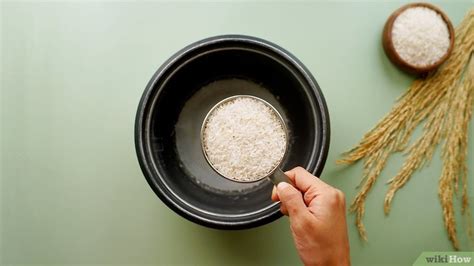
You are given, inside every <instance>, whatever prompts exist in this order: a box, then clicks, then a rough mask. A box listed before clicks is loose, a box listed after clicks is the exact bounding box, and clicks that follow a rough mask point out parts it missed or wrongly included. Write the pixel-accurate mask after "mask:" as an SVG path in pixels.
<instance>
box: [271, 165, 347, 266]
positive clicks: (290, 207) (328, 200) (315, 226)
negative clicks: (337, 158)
mask: <svg viewBox="0 0 474 266" xmlns="http://www.w3.org/2000/svg"><path fill="white" fill-rule="evenodd" d="M285 174H286V175H287V176H288V177H289V178H290V180H291V181H292V182H293V185H290V184H288V183H285V182H282V183H280V184H278V186H277V187H274V188H273V192H272V200H273V201H280V202H281V207H280V209H281V212H282V213H283V214H285V215H288V216H289V219H290V229H291V233H292V235H293V240H294V241H295V246H296V250H297V251H298V255H299V256H300V258H301V260H302V261H303V263H304V264H305V265H350V253H349V239H348V236H347V225H346V206H345V199H344V193H342V192H341V191H340V190H338V189H336V188H333V187H331V186H330V185H328V184H326V183H324V182H323V181H322V180H320V179H319V178H316V177H315V176H313V175H312V174H311V173H309V172H308V171H306V170H305V169H304V168H302V167H296V168H294V169H292V170H290V171H288V172H286V173H285Z"/></svg>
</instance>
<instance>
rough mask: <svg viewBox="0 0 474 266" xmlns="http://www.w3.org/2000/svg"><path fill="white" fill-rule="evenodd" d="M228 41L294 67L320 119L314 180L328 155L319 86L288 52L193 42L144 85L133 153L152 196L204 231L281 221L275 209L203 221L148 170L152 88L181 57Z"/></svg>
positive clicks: (238, 38) (265, 44) (267, 45)
mask: <svg viewBox="0 0 474 266" xmlns="http://www.w3.org/2000/svg"><path fill="white" fill-rule="evenodd" d="M228 41H232V42H242V43H245V44H252V45H257V46H259V47H261V48H264V49H268V50H270V51H271V52H274V53H277V54H278V55H279V56H281V57H282V58H283V59H285V60H287V61H288V62H289V63H290V64H291V65H292V66H293V67H295V69H297V70H298V71H299V74H301V75H302V76H303V77H304V79H305V81H306V82H308V84H309V85H310V87H311V89H312V92H313V95H311V96H312V97H314V98H315V102H316V106H312V109H313V110H314V109H317V110H318V111H319V113H320V116H321V121H320V123H319V128H320V129H321V134H319V137H320V138H321V139H320V143H321V147H320V149H319V150H318V152H317V154H313V156H314V157H317V160H316V161H315V160H312V162H313V164H314V171H312V173H313V174H314V175H316V176H319V175H320V174H321V172H322V171H323V168H324V164H325V162H326V159H327V155H328V152H329V143H330V122H329V112H328V109H327V105H326V101H325V99H324V97H323V94H322V92H321V90H320V88H319V85H318V84H317V82H316V80H315V79H314V77H313V76H312V74H311V73H310V71H309V70H308V69H307V68H306V67H305V66H304V65H303V63H302V62H301V61H299V59H297V58H296V57H295V56H294V55H292V54H291V53H290V52H288V51H287V50H285V49H284V48H282V47H280V46H278V45H276V44H274V43H272V42H269V41H266V40H263V39H260V38H257V37H253V36H248V35H237V34H228V35H218V36H213V37H209V38H205V39H202V40H200V41H197V42H194V43H192V44H190V45H188V46H186V47H184V48H183V49H181V50H179V51H178V52H176V53H175V54H174V55H172V56H171V57H170V58H169V59H168V60H166V61H165V62H164V63H163V64H162V65H161V66H160V67H159V68H158V70H157V71H156V72H155V73H154V75H153V76H152V78H151V79H150V81H149V82H148V84H147V85H146V88H145V91H144V92H143V95H142V97H141V99H140V102H139V105H138V110H137V114H136V117H135V149H136V154H137V157H138V161H139V164H140V168H141V170H142V172H143V174H144V176H145V179H146V180H147V182H148V184H149V185H150V187H151V188H152V190H153V191H154V192H155V194H156V195H157V196H158V197H159V198H160V199H161V201H163V203H165V204H166V205H167V206H168V207H169V208H170V209H172V210H173V211H175V212H176V213H178V214H179V215H181V216H182V217H184V218H186V219H188V220H190V221H192V222H195V223H197V224H200V225H203V226H206V227H210V228H216V229H248V228H252V227H257V226H260V225H263V224H267V223H269V222H272V221H274V220H276V219H278V218H280V217H281V216H282V214H281V212H280V211H279V208H274V211H273V212H272V213H269V214H267V215H264V216H260V217H256V218H255V219H252V220H245V221H237V222H236V221H232V222H226V221H217V220H211V219H208V218H206V217H203V216H200V215H198V214H197V213H193V212H190V211H189V210H187V209H186V208H184V207H183V206H181V205H179V204H177V203H176V202H175V200H178V199H174V196H173V195H170V194H168V193H166V192H165V191H164V187H163V185H161V184H159V182H158V181H157V180H156V179H155V178H153V176H154V171H153V170H152V167H151V161H152V160H153V159H152V158H151V157H150V156H149V155H148V154H147V148H146V147H145V146H146V145H145V140H144V131H145V130H144V125H145V117H146V116H147V114H146V113H145V111H146V109H147V104H148V103H149V100H150V97H151V95H152V94H153V93H154V87H155V84H156V83H157V82H158V81H159V80H160V79H161V78H163V74H164V73H165V72H166V70H167V69H169V68H170V67H171V66H172V65H173V64H174V63H176V62H177V61H178V60H179V59H181V58H182V57H184V56H186V55H187V54H189V53H190V52H192V51H194V50H196V49H200V48H202V47H205V46H208V45H213V44H216V43H225V42H228ZM315 122H317V121H315ZM157 174H158V175H161V174H160V173H157ZM160 179H162V177H161V176H160Z"/></svg>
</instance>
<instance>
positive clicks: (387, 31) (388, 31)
mask: <svg viewBox="0 0 474 266" xmlns="http://www.w3.org/2000/svg"><path fill="white" fill-rule="evenodd" d="M413 7H426V8H429V9H431V10H433V11H435V12H436V13H438V14H439V15H440V16H441V17H442V18H443V20H444V22H445V23H446V26H447V27H448V31H449V41H450V42H449V47H448V50H447V51H446V53H445V54H444V55H443V56H442V57H441V58H440V59H439V60H438V61H436V62H435V63H433V64H431V65H427V66H422V67H419V66H415V65H412V64H410V63H408V62H406V61H405V60H403V59H402V58H401V57H400V55H399V54H398V53H397V51H396V50H395V47H394V46H393V41H392V29H393V23H394V22H395V19H396V18H397V17H398V16H399V15H400V14H401V13H402V12H403V11H405V10H407V9H409V8H413ZM454 40H455V32H454V27H453V24H452V23H451V20H450V19H449V17H448V16H447V15H446V13H444V11H442V10H441V9H440V8H438V7H437V6H435V5H432V4H429V3H422V2H419V3H410V4H406V5H403V6H401V7H400V8H398V9H397V10H395V11H394V12H393V13H392V14H391V15H390V17H389V18H388V20H387V22H386V23H385V27H384V32H383V46H384V49H385V52H386V53H387V55H388V57H389V58H390V59H391V61H392V62H393V63H395V64H396V65H398V66H399V67H400V68H402V69H403V70H406V71H408V72H410V73H415V74H422V73H426V72H429V71H431V70H434V69H436V68H438V67H439V66H440V65H441V64H442V63H444V62H445V61H446V60H447V59H448V57H449V56H450V55H451V52H452V50H453V47H454Z"/></svg>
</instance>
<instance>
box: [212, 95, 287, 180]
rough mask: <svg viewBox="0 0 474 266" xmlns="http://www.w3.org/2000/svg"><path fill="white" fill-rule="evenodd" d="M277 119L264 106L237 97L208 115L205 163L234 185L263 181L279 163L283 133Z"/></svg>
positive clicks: (249, 98) (284, 141)
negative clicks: (207, 160)
mask: <svg viewBox="0 0 474 266" xmlns="http://www.w3.org/2000/svg"><path fill="white" fill-rule="evenodd" d="M280 121H281V119H280V118H279V117H278V116H277V114H276V113H275V111H274V110H273V109H271V108H270V107H269V106H267V105H266V104H265V103H263V102H261V101H259V100H256V99H254V98H251V97H238V98H235V99H232V100H230V101H228V102H225V103H223V104H222V105H220V106H218V107H217V108H215V109H214V110H213V112H212V113H211V114H210V115H209V117H208V119H207V122H206V124H205V125H204V130H203V147H204V151H205V152H206V154H207V156H208V159H209V163H211V164H212V165H213V166H214V168H215V169H216V170H217V171H218V172H219V173H220V174H222V175H223V176H225V177H227V178H229V179H233V180H236V181H255V180H258V179H261V178H263V177H265V176H266V175H267V174H269V173H270V172H271V170H273V169H274V168H275V167H276V166H277V165H278V164H279V163H280V161H281V159H282V158H283V156H284V153H285V149H286V133H285V130H284V128H283V126H282V124H281V122H280Z"/></svg>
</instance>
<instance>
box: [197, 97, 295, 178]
mask: <svg viewBox="0 0 474 266" xmlns="http://www.w3.org/2000/svg"><path fill="white" fill-rule="evenodd" d="M237 98H252V99H254V100H257V101H259V102H261V103H263V104H265V105H266V106H268V107H269V108H270V110H272V111H273V113H274V115H275V116H276V117H277V118H278V120H279V121H280V125H281V126H282V128H283V130H284V131H285V139H286V143H285V150H284V152H283V154H282V156H281V158H280V161H279V162H278V163H277V164H276V166H275V167H274V168H273V169H272V170H271V171H270V172H268V173H267V175H266V176H262V177H260V178H258V179H255V180H235V179H232V178H230V177H228V176H226V175H224V174H223V173H221V172H220V171H219V170H218V169H216V167H215V166H214V165H213V164H212V162H211V160H210V159H209V156H208V155H207V153H206V149H205V147H204V130H205V128H206V124H207V122H208V119H209V117H210V115H211V114H212V113H213V112H214V110H215V109H216V108H217V107H219V106H221V105H223V104H224V103H227V102H229V101H233V100H235V99H237ZM200 138H201V148H202V152H203V154H204V157H205V158H206V161H207V163H208V164H209V166H211V168H212V169H214V171H216V172H217V173H218V174H219V175H220V176H222V177H224V178H226V179H228V180H231V181H234V182H238V183H253V182H258V181H260V180H263V179H265V178H269V179H270V180H271V181H272V183H273V184H274V185H278V183H280V182H287V183H289V184H291V183H292V182H291V181H290V179H289V178H288V176H287V175H285V173H284V172H283V171H282V170H281V168H280V166H281V163H282V161H283V158H285V155H286V153H287V151H288V138H289V136H288V129H287V127H286V124H285V121H284V120H283V117H282V116H281V115H280V113H279V112H278V111H277V110H276V109H275V107H273V105H271V104H270V103H268V102H267V101H265V100H263V99H261V98H258V97H255V96H251V95H235V96H231V97H228V98H225V99H223V100H221V101H220V102H218V103H217V104H215V105H214V106H213V107H212V108H211V109H210V110H209V112H208V113H207V115H206V117H205V118H204V121H203V122H202V126H201V134H200Z"/></svg>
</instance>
